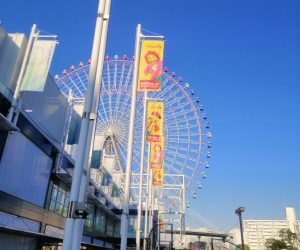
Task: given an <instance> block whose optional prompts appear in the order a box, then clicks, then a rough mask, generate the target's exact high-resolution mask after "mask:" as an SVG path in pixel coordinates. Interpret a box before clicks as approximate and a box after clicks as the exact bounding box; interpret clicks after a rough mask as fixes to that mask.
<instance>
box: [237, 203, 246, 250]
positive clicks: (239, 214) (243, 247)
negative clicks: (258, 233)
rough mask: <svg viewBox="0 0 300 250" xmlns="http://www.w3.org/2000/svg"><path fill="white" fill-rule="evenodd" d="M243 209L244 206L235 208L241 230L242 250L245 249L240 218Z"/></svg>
mask: <svg viewBox="0 0 300 250" xmlns="http://www.w3.org/2000/svg"><path fill="white" fill-rule="evenodd" d="M244 211H245V208H244V207H239V208H238V209H236V210H235V214H237V215H238V216H239V221H240V231H241V241H242V250H245V244H244V232H243V220H242V213H243V212H244Z"/></svg>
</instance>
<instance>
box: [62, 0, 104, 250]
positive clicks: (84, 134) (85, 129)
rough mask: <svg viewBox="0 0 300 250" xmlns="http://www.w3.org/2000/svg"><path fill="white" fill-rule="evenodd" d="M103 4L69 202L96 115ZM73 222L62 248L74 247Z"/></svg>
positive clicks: (77, 188) (76, 188)
mask: <svg viewBox="0 0 300 250" xmlns="http://www.w3.org/2000/svg"><path fill="white" fill-rule="evenodd" d="M105 4H106V0H102V1H99V6H98V16H97V20H96V27H95V34H94V41H93V49H92V57H91V65H90V71H89V79H88V89H87V97H86V100H85V104H84V113H83V117H82V123H81V128H80V136H79V143H78V154H77V158H76V162H75V167H74V173H73V179H72V187H71V194H70V202H74V201H75V202H76V201H77V200H78V196H79V191H80V184H81V177H82V174H83V165H84V161H85V160H86V159H88V157H86V155H85V152H86V150H85V147H86V145H89V144H90V143H88V141H87V139H88V134H89V130H90V118H94V119H95V117H93V115H94V116H96V114H92V113H91V108H92V103H93V96H94V85H95V79H96V70H97V64H98V58H99V51H100V42H101V39H102V38H101V34H102V26H103V19H104V17H103V16H104V9H105ZM97 98H98V96H97ZM70 204H71V203H70ZM74 224H75V219H74V218H71V217H68V218H67V220H66V224H65V233H64V240H63V249H64V250H71V249H74V248H72V243H73V231H74Z"/></svg>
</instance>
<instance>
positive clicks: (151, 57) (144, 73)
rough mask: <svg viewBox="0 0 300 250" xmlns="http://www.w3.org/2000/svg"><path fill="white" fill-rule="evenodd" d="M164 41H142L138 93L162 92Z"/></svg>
mask: <svg viewBox="0 0 300 250" xmlns="http://www.w3.org/2000/svg"><path fill="white" fill-rule="evenodd" d="M163 54H164V41H161V40H142V47H141V56H140V65H139V79H138V91H160V88H161V81H162V67H163Z"/></svg>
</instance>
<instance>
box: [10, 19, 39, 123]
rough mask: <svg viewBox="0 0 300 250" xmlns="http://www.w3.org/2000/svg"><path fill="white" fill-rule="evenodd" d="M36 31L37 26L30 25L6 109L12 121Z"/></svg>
mask: <svg viewBox="0 0 300 250" xmlns="http://www.w3.org/2000/svg"><path fill="white" fill-rule="evenodd" d="M36 31H37V27H36V24H34V25H32V28H31V32H30V36H29V40H28V43H27V47H26V51H25V55H24V59H23V62H22V66H21V70H20V73H19V76H18V80H17V84H16V89H15V92H14V97H13V100H12V104H11V107H10V108H9V111H8V114H7V119H8V120H9V121H13V116H14V111H15V108H16V104H17V100H18V98H19V94H20V87H21V84H22V81H23V78H24V75H25V71H26V67H27V64H28V61H29V57H30V53H31V50H32V44H33V39H34V38H35V37H36Z"/></svg>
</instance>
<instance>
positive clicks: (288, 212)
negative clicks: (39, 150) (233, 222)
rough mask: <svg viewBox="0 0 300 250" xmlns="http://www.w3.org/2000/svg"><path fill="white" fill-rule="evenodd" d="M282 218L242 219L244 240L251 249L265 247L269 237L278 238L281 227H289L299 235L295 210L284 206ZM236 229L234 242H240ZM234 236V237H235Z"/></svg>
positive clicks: (259, 249) (257, 249)
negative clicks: (283, 217)
mask: <svg viewBox="0 0 300 250" xmlns="http://www.w3.org/2000/svg"><path fill="white" fill-rule="evenodd" d="M285 216H286V218H285V219H284V220H244V221H243V225H244V240H245V244H247V245H248V246H249V247H250V249H251V250H264V249H266V246H265V242H266V240H267V239H269V238H275V239H278V238H279V231H280V230H281V229H287V228H289V229H290V230H291V231H292V232H294V233H296V234H298V236H300V221H299V220H297V219H296V211H295V209H294V208H292V207H286V208H285ZM238 231H239V230H238V229H234V230H233V231H232V232H235V234H234V235H233V237H234V240H235V243H236V244H240V243H241V240H240V236H239V235H238ZM235 236H236V237H235Z"/></svg>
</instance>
